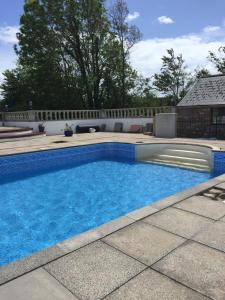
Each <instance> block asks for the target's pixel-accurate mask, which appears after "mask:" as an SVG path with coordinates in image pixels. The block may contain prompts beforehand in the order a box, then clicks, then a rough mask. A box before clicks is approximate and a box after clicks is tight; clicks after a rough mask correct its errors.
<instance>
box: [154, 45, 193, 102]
mask: <svg viewBox="0 0 225 300" xmlns="http://www.w3.org/2000/svg"><path fill="white" fill-rule="evenodd" d="M160 71H161V72H160V73H159V74H155V75H154V82H153V85H154V86H155V87H156V89H157V90H158V91H159V92H160V93H162V94H164V95H165V96H166V97H170V98H171V100H172V104H173V105H176V104H177V103H178V102H179V101H180V100H181V98H182V97H183V96H184V95H185V92H186V90H187V89H188V87H189V85H190V78H189V74H188V73H187V71H186V65H185V61H184V59H183V56H182V54H179V55H177V56H176V55H175V53H174V50H173V49H169V50H167V55H165V56H163V57H162V67H161V70H160Z"/></svg>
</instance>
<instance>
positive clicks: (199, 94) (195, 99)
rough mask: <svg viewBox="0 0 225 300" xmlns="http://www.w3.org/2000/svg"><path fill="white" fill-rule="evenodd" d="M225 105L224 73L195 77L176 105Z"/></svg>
mask: <svg viewBox="0 0 225 300" xmlns="http://www.w3.org/2000/svg"><path fill="white" fill-rule="evenodd" d="M221 104H224V105H225V75H214V76H209V77H202V78H199V79H197V81H196V82H195V84H194V85H193V87H192V88H191V89H190V91H189V92H188V93H187V95H186V96H185V97H184V98H183V99H182V100H181V101H180V102H179V103H178V106H195V105H221Z"/></svg>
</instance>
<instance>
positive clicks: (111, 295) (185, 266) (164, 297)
mask: <svg viewBox="0 0 225 300" xmlns="http://www.w3.org/2000/svg"><path fill="white" fill-rule="evenodd" d="M57 139H58V140H59V139H62V137H46V138H42V139H33V140H32V141H26V140H24V141H20V142H15V141H11V142H7V143H2V144H1V145H2V146H3V147H1V149H0V154H9V153H19V152H24V151H25V152H26V151H34V150H38V149H39V150H40V147H41V148H45V149H52V148H56V147H59V145H57V144H54V143H53V142H54V141H56V140H57ZM138 139H139V141H143V142H146V141H147V142H149V140H151V138H150V137H148V136H147V137H146V136H143V135H135V134H134V135H126V134H125V135H122V134H118V135H116V134H113V133H112V134H111V136H110V135H109V134H107V133H105V134H99V135H98V134H94V135H93V134H87V135H86V134H84V135H82V136H81V135H79V136H76V137H74V139H73V142H69V143H67V146H72V145H78V144H85V143H96V142H99V141H123V142H126V141H127V142H128V141H130V142H135V141H138ZM156 140H157V142H158V140H160V139H152V141H153V142H154V141H156ZM161 140H163V139H161ZM187 142H188V139H187ZM198 142H199V143H200V140H199V141H198ZM208 142H209V141H208ZM211 142H212V141H211ZM213 142H214V141H213ZM189 143H190V140H189ZM219 143H220V145H222V142H218V145H219ZM60 147H61V146H60ZM223 147H224V146H223ZM224 149H225V147H224ZM217 185H219V186H220V187H221V188H222V189H224V190H225V175H222V176H220V177H217V178H214V179H212V180H209V181H208V182H206V183H203V184H201V185H199V186H197V187H193V188H191V189H188V190H186V191H183V192H181V193H178V194H176V195H173V196H171V197H168V198H167V199H164V200H162V201H159V202H157V203H154V204H153V205H150V206H147V207H145V208H142V209H140V210H137V211H135V212H131V213H129V214H127V215H126V216H123V217H122V218H119V219H117V220H114V221H112V222H110V223H107V224H105V225H103V226H100V227H98V228H95V229H92V230H91V231H89V232H86V233H83V234H82V235H80V236H76V237H73V238H72V239H70V240H67V241H64V242H61V243H59V244H57V245H56V246H54V247H52V248H49V249H46V250H45V251H43V252H42V253H39V254H34V255H33V256H31V257H26V258H25V259H23V260H21V261H17V262H15V263H12V264H10V265H8V266H5V267H1V268H0V299H1V300H2V299H3V300H14V299H17V300H43V299H46V300H52V299H55V300H89V299H91V300H97V299H108V300H111V299H118V300H120V299H128V300H136V299H137V300H139V299H144V300H145V299H146V300H147V299H151V300H206V299H211V300H212V299H213V300H224V299H225V284H224V283H225V268H224V266H225V242H224V241H225V233H224V232H225V203H223V202H220V201H214V200H211V199H209V198H207V197H202V196H199V194H201V193H202V192H204V191H206V190H208V189H209V188H213V187H215V186H217Z"/></svg>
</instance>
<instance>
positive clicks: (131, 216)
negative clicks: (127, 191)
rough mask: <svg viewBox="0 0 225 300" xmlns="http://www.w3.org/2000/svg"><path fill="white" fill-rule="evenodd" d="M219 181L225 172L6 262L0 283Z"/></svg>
mask: <svg viewBox="0 0 225 300" xmlns="http://www.w3.org/2000/svg"><path fill="white" fill-rule="evenodd" d="M223 182H225V175H220V176H218V177H215V178H213V179H211V180H209V181H207V182H204V183H202V184H200V185H197V186H194V187H192V188H190V189H187V190H184V191H182V192H179V193H177V194H174V195H172V196H169V197H167V198H165V199H162V200H161V201H160V200H159V201H157V202H155V203H153V204H151V205H148V206H146V207H143V208H140V209H138V210H135V211H132V212H130V213H128V214H127V215H125V216H122V217H120V218H118V219H115V220H113V221H111V222H109V223H106V224H103V225H101V226H99V227H96V228H94V229H91V230H89V231H86V232H84V233H81V234H79V235H77V236H74V237H72V238H71V239H68V240H65V241H63V242H60V243H58V244H56V245H54V246H53V247H49V248H46V249H44V250H42V251H40V252H36V253H34V254H33V255H31V256H27V257H25V258H23V259H21V260H18V261H15V262H13V263H10V264H9V265H6V266H3V267H0V285H3V284H5V283H7V282H9V281H11V280H14V279H16V278H18V277H20V276H22V275H24V274H26V273H29V272H31V271H34V270H35V269H38V268H40V267H43V266H44V265H46V264H48V263H50V262H52V261H54V260H57V259H59V258H61V257H63V256H65V255H68V254H70V253H72V252H74V251H76V250H78V249H80V248H83V247H85V246H87V245H89V244H91V243H93V242H95V241H98V240H100V239H102V238H104V237H106V236H107V235H109V234H111V233H113V232H116V231H118V230H120V229H122V228H125V227H127V226H129V225H130V224H132V223H135V222H138V221H139V220H141V219H143V218H145V217H147V216H150V215H152V214H155V213H157V212H159V211H161V210H163V209H165V208H168V207H170V206H172V205H174V204H176V203H178V202H181V201H183V200H185V199H187V198H189V197H191V196H194V195H197V194H199V193H201V192H203V191H205V190H207V189H209V188H211V187H213V186H215V185H218V184H220V183H223Z"/></svg>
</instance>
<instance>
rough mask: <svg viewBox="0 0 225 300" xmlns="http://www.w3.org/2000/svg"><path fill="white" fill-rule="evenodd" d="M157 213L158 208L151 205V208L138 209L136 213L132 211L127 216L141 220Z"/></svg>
mask: <svg viewBox="0 0 225 300" xmlns="http://www.w3.org/2000/svg"><path fill="white" fill-rule="evenodd" d="M157 211H158V209H157V208H155V207H153V206H152V205H149V206H146V207H143V208H140V209H137V210H135V211H132V212H130V213H129V214H127V216H128V217H129V218H132V219H134V220H140V219H143V218H145V217H147V216H149V215H152V214H154V213H156V212H157Z"/></svg>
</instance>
